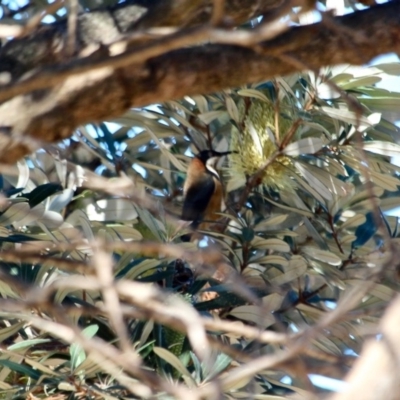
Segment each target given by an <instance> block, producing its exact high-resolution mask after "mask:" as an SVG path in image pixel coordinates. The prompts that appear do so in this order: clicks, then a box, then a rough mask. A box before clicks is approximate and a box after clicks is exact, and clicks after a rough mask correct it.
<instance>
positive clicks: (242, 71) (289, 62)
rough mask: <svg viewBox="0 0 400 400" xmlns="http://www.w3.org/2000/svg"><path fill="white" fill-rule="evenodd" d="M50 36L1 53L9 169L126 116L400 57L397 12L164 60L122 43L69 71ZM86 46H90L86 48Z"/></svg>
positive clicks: (74, 63)
mask: <svg viewBox="0 0 400 400" xmlns="http://www.w3.org/2000/svg"><path fill="white" fill-rule="evenodd" d="M237 1H239V0H237ZM246 3H249V2H246ZM278 3H279V4H280V2H275V3H274V4H275V7H277V5H278V6H279V4H278ZM257 4H258V3H257ZM271 4H272V2H270V3H269V5H270V6H271ZM258 12H259V10H258ZM46 29H47V30H46ZM52 29H54V27H51V28H45V29H43V30H39V31H38V33H37V34H35V35H33V36H32V37H29V38H28V39H21V40H20V41H18V40H13V41H11V42H10V44H9V45H7V46H6V47H5V48H4V49H3V51H2V52H1V53H0V65H1V66H3V68H2V71H3V74H0V78H2V80H3V81H4V79H7V78H9V79H11V82H10V83H8V84H5V85H3V86H2V87H1V88H0V101H2V102H3V103H2V104H1V105H0V121H1V128H0V149H1V150H0V161H2V162H15V161H16V160H17V159H18V158H20V157H22V156H23V155H25V154H27V153H29V152H31V151H33V150H35V149H37V148H38V147H42V146H43V144H44V143H48V142H54V141H58V140H60V139H63V138H67V137H69V136H70V135H71V133H72V132H73V130H74V129H75V128H76V127H78V126H79V125H82V124H85V123H89V122H95V121H101V120H106V119H107V118H112V117H114V116H118V115H120V114H122V113H123V112H124V111H126V110H127V109H128V108H129V107H134V106H143V105H146V104H151V103H156V102H163V101H168V100H171V99H179V98H181V97H183V96H185V95H194V94H199V93H203V94H205V93H211V92H214V91H218V90H222V89H225V88H229V87H237V86H240V85H243V84H248V83H255V82H259V81H263V80H266V79H270V78H272V77H274V76H278V75H286V74H290V73H294V72H297V71H301V70H304V69H315V70H317V69H319V68H320V67H323V66H327V65H335V64H341V63H349V64H355V65H360V64H364V63H367V62H369V61H370V60H371V59H373V58H374V57H376V56H378V55H380V54H384V53H388V52H397V53H400V2H397V1H393V2H389V3H386V4H382V5H379V6H375V7H372V8H370V9H368V10H365V11H358V12H355V13H353V14H349V15H346V16H343V17H337V18H334V19H332V20H329V21H328V23H327V22H321V23H317V24H313V25H309V26H302V27H296V28H292V29H290V30H289V31H287V32H285V33H284V34H282V35H280V36H278V37H276V38H275V39H272V40H270V41H267V42H263V43H261V44H258V45H255V46H252V47H241V46H234V45H223V44H200V45H197V46H191V47H185V46H182V48H177V49H175V50H171V49H174V47H173V46H172V45H171V43H173V42H171V41H170V38H166V39H160V40H158V41H152V42H150V43H147V42H146V43H142V44H137V45H135V46H131V45H130V44H129V43H128V44H126V43H125V45H126V49H127V50H125V51H120V50H118V48H117V47H115V45H114V44H112V45H110V46H108V47H107V46H104V45H102V46H97V48H96V49H95V50H93V53H92V54H91V55H88V56H86V57H84V58H82V57H81V58H72V59H70V60H69V61H68V60H67V61H66V57H65V55H63V54H61V53H62V51H59V53H57V51H55V50H54V49H57V46H55V43H56V42H57V40H58V41H60V40H62V34H61V33H60V32H61V30H55V31H51V30H52ZM196 29H199V32H202V31H201V29H203V28H202V27H199V28H197V27H196V26H195V27H189V28H185V29H184V30H183V31H180V32H178V34H176V35H175V36H174V37H173V38H175V39H176V38H178V39H179V40H180V39H181V38H182V37H184V35H183V34H184V33H185V32H187V33H188V35H190V34H193V33H194V34H196V32H197V31H196ZM204 29H206V28H204ZM54 32H57V33H54ZM228 34H229V32H227V35H228ZM194 37H195V36H194ZM43 38H45V40H47V49H48V50H47V53H46V54H45V55H44V53H41V54H40V56H41V57H39V58H40V61H37V63H36V62H33V61H32V60H30V61H29V62H25V61H24V62H16V61H15V54H18V51H17V49H18V47H19V48H20V50H21V51H22V50H23V49H25V48H26V46H27V43H29V44H30V45H31V46H33V45H34V44H35V43H36V42H35V40H38V42H39V41H40V40H42V41H43ZM179 40H178V43H179ZM88 42H89V44H91V45H92V46H93V41H91V39H90V40H89V41H88ZM111 42H112V41H111ZM108 43H110V42H109V41H108ZM120 44H121V45H123V44H124V43H123V42H121V43H120ZM13 46H14V47H13ZM113 46H114V47H113ZM11 48H13V49H14V50H13V51H10V49H11ZM89 48H90V46H89ZM160 48H161V51H159V50H160ZM115 49H117V50H115ZM164 50H165V51H164ZM36 51H38V50H37V49H36ZM84 51H88V48H87V47H86V48H85V49H83V50H82V52H84ZM118 51H120V53H119V54H118ZM157 51H159V52H158V53H157ZM113 52H114V54H112V53H113ZM115 52H117V54H115ZM11 53H12V54H14V59H12V58H10V54H11ZM154 54H160V55H154ZM3 62H4V64H3ZM4 65H7V66H8V67H9V68H8V70H7V68H6V67H4ZM38 66H39V67H40V68H38V71H37V72H32V69H33V68H37V67H38ZM7 73H9V74H10V76H11V77H10V76H8V75H4V74H7ZM29 74H30V76H29ZM21 76H22V78H19V77H21ZM3 78H4V79H3Z"/></svg>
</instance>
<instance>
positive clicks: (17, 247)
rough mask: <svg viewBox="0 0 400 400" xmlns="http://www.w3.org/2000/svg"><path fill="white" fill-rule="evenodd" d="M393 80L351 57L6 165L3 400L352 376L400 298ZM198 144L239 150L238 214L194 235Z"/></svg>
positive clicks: (128, 122) (234, 210) (231, 196)
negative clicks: (191, 185)
mask: <svg viewBox="0 0 400 400" xmlns="http://www.w3.org/2000/svg"><path fill="white" fill-rule="evenodd" d="M35 4H36V3H35ZM9 6H10V9H9V10H8V11H9V12H10V10H11V8H12V7H13V4H11V3H10V4H9ZM5 10H6V6H4V9H3V11H5ZM4 15H7V13H5V14H4ZM18 15H20V14H18ZM399 74H400V63H397V62H394V63H386V64H382V63H381V64H379V65H375V66H368V67H363V68H361V67H352V66H348V65H341V66H337V67H330V68H326V69H324V70H321V71H318V73H317V72H315V73H314V72H305V73H302V74H296V75H292V76H285V77H279V78H276V79H274V80H272V81H268V82H260V83H259V84H256V85H251V86H246V87H241V88H236V89H234V88H232V89H230V90H226V91H224V92H221V93H215V94H212V95H208V96H205V95H204V96H201V95H198V96H191V97H189V96H188V97H185V98H184V99H182V100H180V101H170V102H167V103H163V104H156V105H151V106H148V107H143V108H141V109H131V110H130V111H129V112H127V113H126V114H125V115H123V116H121V117H119V118H116V119H114V120H110V121H104V122H102V123H98V124H92V125H87V126H83V127H80V128H79V129H78V130H77V131H76V132H75V134H74V136H73V137H72V138H71V139H67V140H64V141H63V142H61V143H59V144H58V145H53V146H45V147H44V148H43V149H41V150H39V151H37V152H36V153H35V154H32V155H30V156H29V157H26V158H25V159H21V160H20V161H19V162H18V164H16V165H14V166H10V167H5V166H3V167H2V174H1V179H0V184H1V191H2V196H3V197H2V199H1V213H0V241H1V254H0V259H1V272H0V273H1V279H2V280H1V282H0V293H1V297H2V299H1V301H0V310H1V320H0V326H1V328H0V339H1V343H2V347H1V353H0V368H1V369H0V390H1V391H0V397H1V398H10V399H11V398H12V399H18V398H30V399H36V398H50V399H72V398H93V399H95V398H96V399H97V398H99V399H100V398H104V399H122V398H142V397H150V395H151V392H150V391H146V387H147V388H150V389H151V390H152V391H153V395H154V396H155V398H173V397H176V398H178V397H179V396H182V398H183V397H185V396H187V395H188V393H191V395H193V396H197V395H199V396H205V398H212V397H211V395H210V393H218V391H220V392H221V393H223V394H224V395H225V396H226V397H225V398H232V399H233V398H237V399H244V398H249V393H252V394H254V396H255V397H254V398H257V399H283V398H295V395H297V396H299V398H300V397H301V396H303V397H305V396H307V395H310V394H309V393H313V392H314V393H320V391H321V389H320V388H317V387H314V386H313V381H310V378H309V374H315V373H318V374H322V375H325V376H328V377H333V378H339V379H342V378H343V377H344V375H345V373H346V372H347V371H348V370H349V369H350V368H351V366H352V363H353V361H354V358H355V356H356V355H358V354H359V353H360V351H361V348H362V345H363V341H364V337H365V335H367V334H370V333H376V327H377V324H378V322H379V320H380V318H381V316H382V313H383V310H384V309H385V307H386V305H387V303H388V302H389V301H390V300H391V299H392V298H393V296H394V294H395V293H396V292H397V291H398V290H399V285H398V281H397V271H396V268H397V259H396V258H395V254H396V247H397V243H398V236H399V232H398V226H399V221H398V218H397V217H393V216H388V215H387V213H386V212H387V211H390V210H393V209H395V208H396V207H397V206H398V204H399V198H400V197H399V196H400V193H399V189H398V186H399V184H400V181H399V174H400V167H398V166H397V165H396V162H397V160H398V158H397V157H398V155H399V154H400V145H399V144H397V143H396V142H397V137H398V134H399V129H398V128H397V127H396V126H395V124H393V123H392V122H390V121H389V120H388V119H386V118H385V116H387V115H388V113H393V112H397V110H398V107H399V106H400V94H399V93H396V92H390V91H388V90H385V89H382V88H380V87H379V85H377V84H378V83H379V82H380V81H381V80H385V79H386V78H388V76H390V75H399ZM202 149H214V150H218V151H226V150H232V151H236V152H237V153H234V154H232V155H231V156H229V157H226V158H225V159H223V162H222V163H221V164H220V166H219V170H220V174H221V176H222V181H223V184H224V190H225V194H226V200H225V203H226V208H225V209H224V210H223V211H222V212H221V219H220V221H218V223H216V224H214V225H213V226H212V227H211V228H210V230H208V231H205V232H201V234H202V235H203V236H200V237H199V239H200V240H196V241H192V242H190V243H182V242H181V240H180V237H181V235H182V233H183V232H184V231H185V229H186V227H185V224H183V223H182V221H180V220H179V216H180V210H181V206H182V200H183V194H182V186H183V183H184V180H185V171H186V169H187V165H188V163H189V162H190V160H191V157H192V156H193V154H196V153H197V152H198V151H199V150H202ZM111 274H112V276H111ZM332 309H335V310H336V311H337V313H336V314H332V312H331V310H332ZM212 321H214V322H215V324H214V325H213V322H212ZM224 323H226V325H224ZM191 324H192V325H191ZM194 328H196V329H194ZM206 331H207V332H206ZM260 332H264V333H265V332H267V333H268V332H270V333H271V336H265V338H263V337H262V336H261V334H260V336H258V334H259V333H260ZM205 334H207V336H206V335H205ZM92 338H95V339H92ZM297 339H299V340H297ZM296 340H297V341H296ZM124 354H125V355H126V356H128V355H129V357H130V358H129V357H126V358H123V355H124ZM135 357H136V358H135ZM274 357H275V358H274ZM257 362H259V364H257ZM246 367H248V368H247V369H246ZM138 371H141V372H138ZM155 376H157V379H156V378H154V377H155ZM172 382H175V383H178V382H179V385H178V384H175V383H174V384H171V383H172ZM214 382H219V386H218V385H217V386H212V385H211V383H214ZM186 388H189V389H191V391H190V392H189V391H187V392H185V391H184V390H185V389H186ZM195 388H196V390H198V392H197V394H196V390H195ZM179 390H182V392H179ZM213 391H214V392H213ZM166 392H167V393H168V395H167V394H166ZM168 396H170V397H168ZM207 396H208V397H207ZM310 396H311V395H310ZM185 398H186V397H185ZM193 398H198V397H193Z"/></svg>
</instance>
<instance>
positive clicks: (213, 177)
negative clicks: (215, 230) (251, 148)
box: [181, 150, 232, 241]
mask: <svg viewBox="0 0 400 400" xmlns="http://www.w3.org/2000/svg"><path fill="white" fill-rule="evenodd" d="M231 153H232V152H231V151H225V152H218V151H215V150H203V151H201V152H200V153H199V154H197V155H196V156H195V157H193V159H192V161H191V162H190V164H189V168H188V171H187V176H186V181H185V183H184V186H183V194H184V202H183V208H182V217H181V219H182V220H184V221H192V223H191V224H190V227H191V228H192V229H193V230H195V229H198V228H200V229H207V227H208V226H209V225H210V222H212V221H216V220H217V219H218V218H219V216H218V214H217V213H218V212H221V205H222V199H223V191H222V185H221V181H220V177H219V175H218V172H217V171H216V169H215V168H216V164H217V162H218V160H219V159H220V158H221V157H223V156H226V155H228V154H231ZM190 238H191V235H183V236H182V237H181V239H182V241H189V240H190Z"/></svg>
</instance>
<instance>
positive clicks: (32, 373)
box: [0, 359, 41, 381]
mask: <svg viewBox="0 0 400 400" xmlns="http://www.w3.org/2000/svg"><path fill="white" fill-rule="evenodd" d="M0 365H2V366H3V367H7V368H10V369H11V371H15V372H18V373H20V374H22V375H25V376H29V377H30V378H32V379H34V380H36V381H37V380H38V379H39V378H40V376H41V374H40V373H39V372H38V371H36V370H35V369H33V368H31V367H28V366H27V365H23V364H18V363H16V362H14V361H10V360H1V359H0Z"/></svg>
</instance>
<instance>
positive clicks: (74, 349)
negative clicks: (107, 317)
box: [69, 325, 99, 371]
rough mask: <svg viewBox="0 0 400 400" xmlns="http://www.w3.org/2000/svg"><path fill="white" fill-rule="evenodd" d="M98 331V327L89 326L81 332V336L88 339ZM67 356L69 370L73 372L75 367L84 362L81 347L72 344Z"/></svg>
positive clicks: (84, 356) (84, 355)
mask: <svg viewBox="0 0 400 400" xmlns="http://www.w3.org/2000/svg"><path fill="white" fill-rule="evenodd" d="M98 330H99V326H98V325H89V326H87V327H86V328H85V329H83V330H82V335H83V336H85V338H87V339H90V338H92V337H93V336H94V335H96V333H97V331H98ZM69 354H70V357H71V370H72V371H75V370H76V369H77V367H79V365H80V364H82V363H83V361H85V359H86V353H85V352H84V350H83V349H82V347H81V345H79V344H76V343H73V344H71V346H70V348H69Z"/></svg>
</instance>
